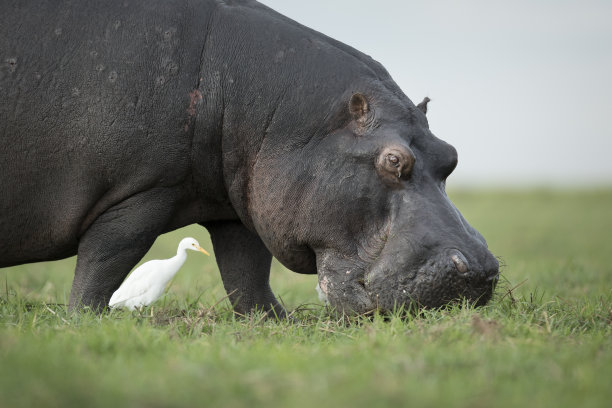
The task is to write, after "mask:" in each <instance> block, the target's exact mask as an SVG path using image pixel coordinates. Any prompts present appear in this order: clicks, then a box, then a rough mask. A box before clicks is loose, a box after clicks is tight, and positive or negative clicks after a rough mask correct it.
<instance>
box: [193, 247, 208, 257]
mask: <svg viewBox="0 0 612 408" xmlns="http://www.w3.org/2000/svg"><path fill="white" fill-rule="evenodd" d="M196 248H198V251H200V252H201V253H203V254H204V255H208V256H210V254H209V253H208V252H206V251H205V250H204V248H202V247H196Z"/></svg>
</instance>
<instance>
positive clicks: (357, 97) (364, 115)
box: [349, 93, 374, 126]
mask: <svg viewBox="0 0 612 408" xmlns="http://www.w3.org/2000/svg"><path fill="white" fill-rule="evenodd" d="M349 112H350V113H351V116H352V117H353V119H354V120H355V122H357V124H359V125H360V126H367V125H368V124H369V123H370V122H372V119H373V118H374V112H373V109H372V108H371V107H370V104H369V103H368V100H367V99H366V97H365V95H363V94H360V93H356V94H353V96H351V100H350V101H349Z"/></svg>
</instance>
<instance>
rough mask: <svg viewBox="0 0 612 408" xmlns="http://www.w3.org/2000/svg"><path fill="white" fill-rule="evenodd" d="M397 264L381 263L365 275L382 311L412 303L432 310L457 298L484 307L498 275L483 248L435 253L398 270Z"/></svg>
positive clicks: (489, 254)
mask: <svg viewBox="0 0 612 408" xmlns="http://www.w3.org/2000/svg"><path fill="white" fill-rule="evenodd" d="M474 252H475V253H474ZM411 259H413V258H412V257H411ZM397 261H398V260H397V259H388V260H386V261H383V262H380V263H379V265H378V267H377V268H374V270H372V271H370V273H368V274H367V276H366V280H365V282H366V290H367V292H368V294H369V296H370V297H371V298H372V300H373V302H374V303H376V304H377V306H378V307H379V308H381V309H386V310H393V309H395V308H397V307H398V306H400V305H402V304H404V305H407V304H411V303H415V304H417V305H419V306H423V307H430V308H435V307H439V306H443V305H445V304H448V303H450V302H453V301H457V300H460V299H467V300H469V301H470V302H473V303H475V304H476V305H484V304H485V303H486V302H487V301H488V300H489V299H490V298H491V296H492V294H493V290H494V288H495V285H496V283H497V279H498V275H499V264H498V262H497V259H496V258H495V257H494V256H493V254H491V253H490V252H489V251H488V249H486V247H481V248H476V250H474V249H473V250H472V251H471V252H470V251H467V250H463V251H462V250H459V249H456V248H449V249H443V250H438V251H435V252H434V253H433V254H431V255H430V256H429V257H427V259H425V260H423V261H422V262H420V263H419V264H416V265H415V264H414V263H409V264H405V265H403V267H401V266H400V265H398V262H397Z"/></svg>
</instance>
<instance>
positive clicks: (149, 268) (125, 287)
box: [109, 259, 160, 307]
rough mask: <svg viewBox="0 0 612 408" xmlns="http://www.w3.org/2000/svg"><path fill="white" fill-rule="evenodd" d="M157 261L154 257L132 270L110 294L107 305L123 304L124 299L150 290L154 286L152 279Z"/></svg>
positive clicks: (126, 299) (132, 297)
mask: <svg viewBox="0 0 612 408" xmlns="http://www.w3.org/2000/svg"><path fill="white" fill-rule="evenodd" d="M159 262H160V261H159V260H157V259H155V260H153V261H149V262H146V263H144V264H142V265H140V266H139V267H138V268H136V269H135V270H134V271H132V273H131V274H130V275H129V276H128V277H127V278H126V279H125V281H123V283H122V284H121V286H120V287H119V289H117V290H116V291H115V293H113V295H112V296H111V298H110V301H109V306H111V307H114V306H123V304H124V303H125V302H126V301H128V300H130V299H134V298H136V297H139V296H142V295H144V294H145V293H147V291H149V290H151V289H152V288H153V287H154V283H153V281H152V279H153V278H154V275H155V269H156V268H157V267H158V265H157V264H158V263H159Z"/></svg>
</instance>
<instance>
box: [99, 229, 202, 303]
mask: <svg viewBox="0 0 612 408" xmlns="http://www.w3.org/2000/svg"><path fill="white" fill-rule="evenodd" d="M187 249H191V250H193V251H200V252H202V253H204V254H206V255H209V253H208V252H206V251H205V250H204V249H202V247H201V246H200V244H199V243H198V241H196V240H195V239H193V238H184V239H183V240H181V242H180V243H179V246H178V249H177V251H176V255H175V256H173V257H172V258H170V259H154V260H152V261H149V262H145V263H143V264H142V265H140V266H139V267H138V268H136V269H135V270H134V271H133V272H132V273H131V274H130V276H128V277H127V279H126V280H125V281H123V283H122V284H121V286H120V287H119V289H117V290H116V291H115V293H113V296H111V298H110V301H109V306H110V307H113V308H114V307H127V308H128V309H130V310H134V309H136V308H140V307H142V306H148V305H150V304H151V303H153V302H155V301H156V300H157V299H159V297H160V296H161V295H162V294H163V293H164V289H165V288H166V285H167V284H168V282H170V280H171V279H172V278H173V277H174V275H176V273H177V272H178V270H179V269H181V266H183V264H184V263H185V260H186V259H187Z"/></svg>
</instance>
